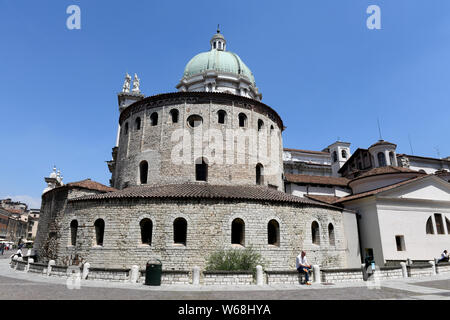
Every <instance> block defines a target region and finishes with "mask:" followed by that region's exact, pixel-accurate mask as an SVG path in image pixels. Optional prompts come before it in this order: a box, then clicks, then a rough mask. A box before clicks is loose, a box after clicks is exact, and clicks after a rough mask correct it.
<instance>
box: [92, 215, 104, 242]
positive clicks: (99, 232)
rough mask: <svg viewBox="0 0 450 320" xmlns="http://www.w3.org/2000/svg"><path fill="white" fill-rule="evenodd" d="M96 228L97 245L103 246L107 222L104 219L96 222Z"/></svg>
mask: <svg viewBox="0 0 450 320" xmlns="http://www.w3.org/2000/svg"><path fill="white" fill-rule="evenodd" d="M94 227H95V244H96V245H97V246H103V237H104V234H105V221H104V220H103V219H97V220H95V223H94Z"/></svg>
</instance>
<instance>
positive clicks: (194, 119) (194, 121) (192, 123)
mask: <svg viewBox="0 0 450 320" xmlns="http://www.w3.org/2000/svg"><path fill="white" fill-rule="evenodd" d="M187 123H188V125H189V127H191V128H195V127H198V126H201V125H202V123H203V118H202V117H201V116H199V115H198V114H193V115H191V116H189V117H188V118H187Z"/></svg>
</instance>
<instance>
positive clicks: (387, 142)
mask: <svg viewBox="0 0 450 320" xmlns="http://www.w3.org/2000/svg"><path fill="white" fill-rule="evenodd" d="M380 145H393V146H396V144H395V143H392V142H389V141H384V140H378V141H377V142H375V143H374V144H373V145H371V146H370V147H369V149H370V148H372V147H375V146H380Z"/></svg>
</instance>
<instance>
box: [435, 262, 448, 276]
mask: <svg viewBox="0 0 450 320" xmlns="http://www.w3.org/2000/svg"><path fill="white" fill-rule="evenodd" d="M436 272H437V273H438V274H444V273H450V263H448V262H447V263H438V264H437V265H436Z"/></svg>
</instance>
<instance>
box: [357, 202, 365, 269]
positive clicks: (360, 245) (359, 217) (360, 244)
mask: <svg viewBox="0 0 450 320" xmlns="http://www.w3.org/2000/svg"><path fill="white" fill-rule="evenodd" d="M361 218H362V217H361V215H360V214H359V212H358V211H356V230H357V232H358V241H359V253H360V257H361V263H364V255H363V248H362V243H361V231H360V226H359V220H360V219H361Z"/></svg>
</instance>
